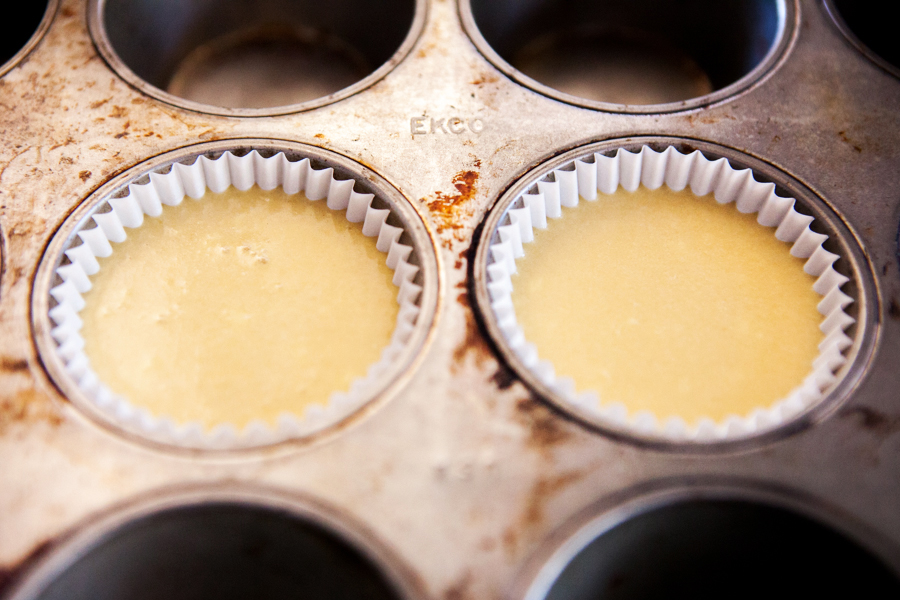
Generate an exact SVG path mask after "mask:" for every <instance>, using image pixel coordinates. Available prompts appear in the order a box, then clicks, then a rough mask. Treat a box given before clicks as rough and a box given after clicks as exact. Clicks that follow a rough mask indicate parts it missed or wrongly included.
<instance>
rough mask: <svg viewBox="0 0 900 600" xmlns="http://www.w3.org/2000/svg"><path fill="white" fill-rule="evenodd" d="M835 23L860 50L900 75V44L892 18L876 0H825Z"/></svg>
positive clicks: (888, 69)
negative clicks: (880, 7)
mask: <svg viewBox="0 0 900 600" xmlns="http://www.w3.org/2000/svg"><path fill="white" fill-rule="evenodd" d="M825 6H826V7H827V9H828V12H829V14H830V15H831V17H832V19H834V23H835V25H837V27H838V28H839V29H840V30H841V32H842V33H843V34H844V35H845V36H847V39H848V40H849V41H850V43H851V44H853V45H854V46H855V47H856V48H857V50H859V51H860V52H862V53H863V54H865V55H866V56H868V57H869V59H871V60H872V61H874V62H875V63H877V64H878V65H880V66H881V67H883V68H884V69H886V70H887V71H888V72H890V73H893V74H894V75H895V76H897V77H900V44H898V43H897V36H896V35H895V28H894V27H893V23H892V22H891V20H890V19H884V18H882V17H883V15H882V14H881V12H880V11H879V10H878V9H877V7H876V5H875V4H874V3H872V2H852V1H850V0H825Z"/></svg>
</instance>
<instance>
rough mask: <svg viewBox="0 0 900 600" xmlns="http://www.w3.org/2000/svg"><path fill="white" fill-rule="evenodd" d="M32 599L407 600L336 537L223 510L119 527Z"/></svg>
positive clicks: (198, 510) (267, 515) (282, 516)
mask: <svg viewBox="0 0 900 600" xmlns="http://www.w3.org/2000/svg"><path fill="white" fill-rule="evenodd" d="M31 598H34V599H39V600H56V599H59V600H81V599H84V600H95V599H97V598H129V599H130V600H157V599H159V598H167V599H168V600H189V599H191V600H193V599H196V598H216V599H218V600H228V599H232V598H233V599H234V600H246V599H247V598H266V599H269V600H277V599H280V598H284V599H294V598H327V599H335V600H337V599H345V598H346V599H350V598H371V599H372V600H395V599H399V598H401V596H400V595H399V594H398V593H397V591H396V590H395V589H394V586H393V585H392V584H391V583H390V582H389V580H388V578H387V577H386V575H385V574H384V573H382V571H381V569H380V568H379V567H378V566H376V564H375V563H374V562H373V561H372V560H371V559H370V558H369V557H367V556H366V555H365V554H364V553H363V552H361V551H360V550H359V549H357V548H355V547H354V546H353V545H351V544H350V543H348V541H347V540H345V539H343V537H342V536H339V535H338V534H337V533H336V532H334V531H331V530H330V529H328V528H325V527H323V526H322V525H320V524H318V523H314V522H312V521H310V520H307V519H303V518H299V517H297V516H294V515H291V514H288V513H287V512H282V511H279V510H275V509H270V508H264V507H258V506H251V505H244V504H235V503H218V504H202V505H194V506H186V507H179V508H173V509H169V510H165V511H162V512H158V513H155V514H151V515H149V516H146V517H143V518H139V519H137V520H133V521H130V522H128V523H126V524H124V525H122V526H120V527H119V528H117V529H115V530H113V531H112V532H110V533H109V534H108V535H106V536H104V537H102V538H101V539H100V540H99V541H97V542H96V543H95V544H94V545H92V546H91V547H89V548H88V549H86V550H85V551H84V552H83V553H81V555H80V556H79V557H78V558H77V559H76V560H74V562H73V563H72V564H70V565H69V566H67V567H66V568H64V569H63V570H62V571H61V572H60V573H59V574H58V575H57V576H56V577H55V578H54V579H53V580H52V581H50V582H49V583H48V584H47V585H45V586H44V587H43V588H42V589H41V590H40V591H38V592H37V593H36V594H35V595H34V596H31Z"/></svg>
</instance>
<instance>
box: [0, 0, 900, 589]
mask: <svg viewBox="0 0 900 600" xmlns="http://www.w3.org/2000/svg"><path fill="white" fill-rule="evenodd" d="M426 4H427V6H426V14H425V24H424V29H423V32H422V35H421V36H420V38H419V39H418V40H417V41H416V43H415V45H414V47H413V48H412V50H411V52H410V53H409V54H408V55H407V56H406V57H405V58H404V59H403V60H402V61H401V62H400V63H399V64H398V65H397V66H396V68H394V69H393V70H392V71H390V72H389V73H388V74H387V75H386V76H385V77H384V78H383V79H381V80H380V81H378V82H377V83H375V84H374V85H372V86H371V87H369V88H368V89H365V90H363V91H361V92H359V93H357V94H355V95H352V96H350V97H348V98H345V99H343V100H340V101H339V102H335V103H333V104H328V105H325V106H321V107H319V108H315V109H313V110H309V111H306V112H301V113H296V114H287V115H282V116H270V117H265V118H232V117H225V116H211V115H208V114H202V113H198V112H191V111H187V110H182V109H179V108H176V107H174V106H171V105H168V104H165V103H162V102H160V101H158V100H155V99H153V98H150V97H148V96H147V95H145V94H143V93H141V92H139V91H138V90H136V89H135V88H133V87H131V86H129V85H128V84H126V83H125V82H124V81H123V80H122V79H121V78H120V77H119V76H117V75H116V74H115V73H114V72H113V71H112V70H111V69H110V68H109V67H108V66H107V64H106V63H105V62H104V61H103V60H102V59H101V58H100V57H99V56H98V53H97V51H96V49H95V47H94V45H93V44H92V42H91V39H90V36H89V34H88V30H87V26H86V7H85V3H84V2H83V1H81V0H63V1H62V2H61V3H60V6H59V9H58V11H57V13H56V15H55V18H54V19H53V21H52V24H51V26H50V28H49V30H48V31H47V33H46V35H45V36H44V38H43V39H42V40H41V41H40V42H39V43H38V44H37V46H36V47H35V48H34V50H33V51H32V52H31V53H30V54H29V55H28V56H27V57H26V59H25V60H24V61H23V62H21V63H20V64H18V65H17V66H15V67H14V68H12V69H10V70H9V72H7V73H6V74H5V75H3V76H2V78H0V132H2V136H0V139H2V144H0V234H2V274H0V595H2V593H3V589H4V587H5V585H6V584H8V583H9V582H10V581H11V580H13V579H15V578H16V577H18V576H19V575H21V573H22V566H23V565H27V564H30V562H33V559H34V557H36V556H39V555H40V554H41V553H42V552H45V551H46V549H47V548H51V549H52V547H53V545H54V543H55V540H57V539H59V536H61V535H63V534H64V533H67V532H71V531H77V530H78V528H79V527H80V526H81V525H82V524H83V523H85V522H89V521H90V520H91V519H92V518H94V517H95V516H96V515H98V514H101V513H104V512H106V511H109V510H110V509H111V507H115V506H117V505H121V504H127V503H128V502H131V501H132V500H134V499H135V498H139V497H141V496H143V495H147V494H155V493H160V491H161V490H165V489H166V488H169V487H178V486H193V485H198V484H221V483H223V482H231V483H238V484H241V485H246V486H250V487H258V488H260V489H275V490H279V493H285V494H290V493H293V492H296V493H300V494H308V495H310V496H312V497H315V498H317V499H319V500H321V501H323V502H326V503H327V504H329V505H330V506H332V507H334V508H335V509H337V510H339V511H343V512H344V513H346V514H347V515H350V516H351V517H352V518H353V519H355V520H356V521H359V522H362V523H365V524H366V525H367V526H368V527H369V528H370V529H371V530H372V532H374V534H375V535H376V536H377V537H378V538H379V539H380V540H381V542H382V543H384V544H385V545H387V546H389V547H390V548H391V549H392V550H393V551H394V552H395V553H396V554H397V555H398V556H399V557H400V559H401V560H402V561H403V562H404V563H405V564H406V565H407V566H408V567H409V568H410V570H411V571H412V572H414V573H415V574H416V576H417V577H418V578H419V579H420V580H421V582H422V583H423V585H424V589H425V593H426V595H427V596H429V597H434V598H446V599H448V600H450V599H463V598H501V597H503V595H504V594H506V593H507V591H508V590H509V589H510V587H511V586H512V585H513V582H514V581H515V580H516V579H517V577H521V576H522V575H521V574H522V569H523V568H524V566H525V565H527V564H528V559H529V557H531V556H532V555H533V554H534V552H535V551H536V550H537V549H538V548H539V547H540V546H541V542H542V540H545V539H546V538H547V536H549V535H550V534H551V532H553V531H554V530H555V529H556V528H557V527H559V526H560V525H561V524H563V523H564V522H566V521H567V520H568V519H569V518H570V517H572V516H573V515H574V514H576V513H578V511H580V510H581V509H583V508H584V507H585V506H588V505H590V504H592V503H594V502H596V501H598V500H600V499H603V498H607V497H614V496H615V495H617V494H621V493H622V491H623V490H627V489H630V488H633V487H634V486H641V485H647V484H648V482H654V481H657V480H659V481H663V480H664V481H666V482H668V483H667V484H665V485H671V486H676V487H677V486H680V485H683V484H687V483H689V482H691V481H695V480H698V479H702V480H709V481H730V480H733V479H740V480H752V481H757V482H760V485H761V486H762V487H773V488H783V489H786V490H789V492H790V493H793V492H796V493H797V494H800V495H802V496H804V497H809V498H811V499H812V500H810V502H811V503H812V504H816V505H818V504H820V503H821V505H823V506H827V507H829V509H828V510H829V511H831V512H833V513H834V514H835V515H838V516H837V517H836V519H837V521H836V522H839V523H841V524H843V525H842V526H843V527H844V529H845V530H847V531H850V532H857V533H859V536H860V539H864V540H866V542H865V543H866V544H867V546H868V547H869V548H871V549H873V550H874V551H876V552H877V553H879V554H880V555H881V556H882V558H884V560H886V561H888V562H889V563H891V564H892V565H893V567H894V568H895V569H897V570H898V571H900V550H898V548H900V500H898V498H900V397H898V392H897V390H898V389H900V368H898V356H900V269H898V263H897V231H898V220H900V110H898V109H900V80H898V78H897V77H895V76H894V75H892V74H891V73H889V72H888V71H886V70H885V69H883V68H881V67H879V66H878V65H877V64H875V63H873V62H872V61H870V60H868V59H867V58H866V57H864V56H863V55H861V54H860V53H859V52H858V50H857V49H856V48H855V47H854V46H853V45H852V44H851V43H849V42H848V41H847V40H846V38H845V37H844V36H843V35H842V34H841V33H840V31H839V30H838V29H837V28H836V27H835V26H834V24H833V22H832V21H831V20H830V19H829V17H828V15H827V13H826V11H825V9H824V6H823V4H822V3H820V2H816V1H813V0H802V1H800V2H799V4H798V6H797V19H798V20H797V22H796V23H794V24H790V25H789V27H790V33H789V35H790V42H789V45H788V48H787V50H786V52H785V54H784V55H783V57H782V58H781V59H780V60H779V61H778V64H777V65H776V66H775V67H774V68H773V69H772V70H771V71H770V72H769V74H768V75H766V76H765V77H763V78H762V79H761V80H760V81H758V82H757V83H755V84H754V85H753V86H751V87H750V88H749V89H747V90H745V91H743V92H741V93H740V94H738V95H737V96H736V97H729V98H727V99H725V100H723V101H721V102H718V103H716V104H715V105H713V106H708V107H701V108H695V109H691V110H686V111H675V112H671V113H667V114H643V115H642V114H621V113H612V112H602V111H598V110H592V109H585V108H579V107H575V106H572V105H568V104H564V103H562V102H559V101H556V100H553V99H550V98H547V97H545V96H542V95H540V94H538V93H535V92H533V91H531V90H530V89H528V88H526V87H523V86H522V85H519V84H518V83H515V82H514V81H512V80H511V79H509V78H508V77H506V76H505V75H504V74H503V73H501V71H499V70H498V69H497V68H495V67H494V66H492V65H491V63H489V62H488V61H487V60H486V59H485V58H484V57H483V56H482V54H481V53H480V52H479V51H478V50H477V49H476V47H475V46H474V45H473V43H472V42H471V41H470V40H469V38H468V37H467V36H466V35H465V33H464V31H463V29H462V27H461V21H460V12H459V7H458V6H457V5H456V4H455V3H454V2H452V1H451V0H430V1H429V2H427V3H426ZM423 6H424V5H423ZM446 119H458V121H456V120H453V121H451V123H452V124H451V125H447V121H445V120H446ZM434 120H438V125H439V126H438V127H433V126H432V123H433V122H434ZM441 124H443V125H444V127H443V128H442V127H440V125H441ZM632 135H673V136H683V137H688V138H697V139H702V140H708V141H711V142H715V143H718V144H722V145H726V146H731V147H733V148H737V149H739V150H741V151H743V152H745V153H747V154H750V155H752V156H754V157H757V158H760V159H763V160H765V161H767V162H769V163H770V164H772V165H774V166H776V167H778V168H780V169H782V170H783V171H785V172H786V173H788V174H789V175H791V176H792V177H794V178H796V179H797V180H799V181H801V182H802V183H803V184H804V185H805V186H807V187H808V188H809V189H810V190H812V191H813V192H815V193H816V194H818V195H819V196H820V197H821V198H823V199H825V201H826V202H828V203H829V204H831V205H832V206H833V207H834V208H835V209H836V210H837V212H838V213H839V214H841V215H842V216H843V217H844V219H845V220H846V222H847V223H848V224H849V226H850V227H851V229H852V230H853V231H854V232H855V234H856V235H857V236H858V239H859V241H860V243H861V244H862V246H863V248H864V249H865V251H866V252H867V255H868V257H869V259H870V261H871V262H870V264H871V268H872V271H873V273H874V276H875V280H876V283H877V288H878V295H879V301H878V305H877V306H876V310H877V311H878V313H879V327H878V328H877V329H878V331H879V339H878V341H877V348H876V352H875V355H874V358H873V359H872V361H871V363H870V365H869V366H868V369H867V374H866V376H865V377H864V378H863V380H862V382H861V383H860V385H859V386H858V388H857V389H856V390H855V392H854V393H853V394H852V395H851V396H850V397H849V398H848V399H847V400H846V401H845V402H844V403H843V404H842V405H841V407H840V409H839V410H838V411H836V412H835V413H834V414H832V415H831V416H830V417H829V418H828V419H826V420H825V421H824V422H822V423H819V424H817V425H815V426H814V427H811V428H808V429H806V430H804V431H801V432H799V433H796V434H793V435H790V436H788V437H786V438H784V439H779V440H776V441H770V442H769V443H767V444H766V445H765V446H761V447H751V448H742V449H741V450H740V451H739V452H737V451H735V452H713V453H702V454H698V453H690V452H671V451H659V450H654V449H650V448H644V447H640V446H636V445H632V444H629V443H624V442H621V441H615V440H612V439H609V438H607V437H604V436H603V435H600V434H598V433H595V432H592V431H590V430H588V429H586V428H585V427H583V426H581V425H580V424H578V423H576V422H574V421H571V420H569V419H567V418H565V417H563V416H561V415H559V414H557V413H555V412H554V411H552V410H551V409H549V408H548V407H547V406H546V405H545V404H544V403H543V402H542V401H540V400H539V399H536V398H535V397H533V395H532V394H531V393H530V392H529V390H528V389H527V388H526V387H524V386H523V385H522V384H521V383H520V382H518V381H517V380H516V379H515V378H514V377H512V376H511V375H510V373H509V371H508V370H507V369H506V368H505V367H504V366H503V365H501V364H500V363H499V362H498V359H497V358H496V355H495V353H494V351H493V350H492V347H491V345H490V344H489V343H488V342H487V340H486V337H485V334H484V333H483V331H482V330H481V329H480V327H479V325H478V322H477V320H476V319H475V316H474V313H473V308H472V302H471V299H470V296H469V282H468V279H467V278H468V260H469V256H470V254H469V249H470V245H471V244H472V240H473V235H474V232H475V229H476V227H477V226H478V224H479V223H480V221H481V220H482V218H483V216H484V215H485V213H486V211H487V210H488V209H489V207H490V205H491V203H492V202H493V201H494V200H495V199H496V198H497V197H498V195H499V194H500V193H501V192H502V191H503V190H504V189H505V188H506V187H508V186H509V185H510V184H511V183H512V182H514V181H515V179H516V178H517V177H518V176H519V175H520V174H522V173H524V172H525V171H526V170H528V169H529V168H530V167H533V166H534V165H536V164H538V163H539V162H541V161H542V160H544V159H546V158H548V157H549V156H552V155H553V154H556V153H558V152H560V151H562V150H565V149H569V148H571V147H574V146H577V145H580V144H582V143H587V142H592V141H598V140H603V139H610V138H617V137H625V136H632ZM240 137H254V138H264V137H270V138H278V139H287V140H293V141H298V142H303V143H307V144H311V145H315V146H321V147H324V148H328V149H330V150H334V151H336V152H338V153H341V154H343V155H345V156H347V157H350V158H352V159H354V160H356V161H359V162H361V163H363V164H365V165H367V166H369V167H370V168H372V169H373V170H375V171H376V172H378V173H379V174H380V175H382V176H383V177H385V178H386V179H387V180H388V181H390V182H391V183H392V184H393V185H395V186H396V187H397V188H398V189H399V190H400V191H401V192H402V193H403V194H404V195H405V196H406V197H407V198H408V199H409V200H410V202H411V203H412V204H413V206H414V207H415V208H416V209H417V210H418V211H419V213H420V214H421V215H422V216H423V218H424V220H425V221H426V223H427V224H428V226H429V229H430V232H431V235H432V238H433V241H434V245H435V247H436V249H437V251H438V254H439V258H440V265H439V267H440V277H441V283H442V288H441V289H442V294H441V297H440V299H439V305H438V310H437V315H436V318H435V322H434V331H433V335H432V336H431V338H430V339H429V341H428V342H427V344H426V347H425V349H424V353H423V356H422V358H421V360H420V361H419V363H418V364H417V365H416V367H415V368H414V369H413V371H412V372H411V373H410V374H409V378H408V381H407V382H406V383H405V385H404V386H403V387H402V389H400V390H399V391H397V393H396V394H395V395H394V397H392V398H389V399H387V401H385V402H383V403H381V407H380V409H379V410H377V411H376V412H374V413H373V414H370V415H368V416H367V417H366V418H365V419H362V420H360V422H358V423H354V425H353V426H352V427H350V428H347V429H346V430H343V431H340V432H337V433H336V434H334V435H333V436H330V437H329V438H328V439H325V440H322V441H320V442H317V443H315V444H313V445H311V446H309V447H306V448H301V449H296V450H290V451H272V452H269V453H266V452H263V453H259V452H257V453H253V454H252V455H250V454H248V455H247V456H232V457H229V458H227V459H223V458H216V457H202V456H201V457H197V456H190V455H185V454H184V453H177V452H170V451H166V450H160V449H153V448H149V447H147V446H145V445H142V444H140V443H136V442H133V441H129V440H126V439H124V438H122V437H120V436H117V435H115V434H114V433H111V432H109V431H106V430H104V429H102V428H100V427H98V426H97V425H96V424H95V423H93V422H92V421H89V420H88V419H86V418H85V417H84V416H82V415H80V414H78V413H77V411H76V410H75V409H74V408H73V407H72V406H71V405H70V404H68V403H67V402H66V400H65V398H63V397H61V395H60V394H59V392H58V391H57V390H56V388H55V387H54V386H53V384H52V383H51V382H50V380H49V379H48V376H47V374H46V372H45V371H44V369H43V367H42V365H41V361H40V359H39V357H38V356H37V353H36V349H35V345H34V343H33V341H32V336H31V314H30V306H31V288H32V282H33V278H34V275H35V270H36V268H37V265H38V263H39V261H40V260H41V257H42V252H43V249H44V247H45V246H46V245H47V244H48V242H49V240H50V239H51V237H52V235H53V233H54V231H55V230H56V229H57V228H58V227H59V225H60V224H61V223H62V221H63V220H64V219H65V217H66V216H67V215H68V214H69V213H70V211H72V210H73V208H74V207H75V206H77V205H78V203H79V202H80V201H81V200H82V199H84V198H85V197H86V196H88V195H89V194H90V193H91V191H92V190H93V189H95V188H96V187H98V186H99V185H101V184H102V183H103V182H105V181H106V180H108V179H109V178H110V177H112V176H113V175H115V174H116V173H118V172H120V171H122V170H124V169H126V168H128V167H131V166H133V165H135V164H137V163H139V162H141V161H142V160H144V159H146V158H147V157H149V156H152V155H156V154H158V153H161V152H164V151H167V150H171V149H175V148H179V147H181V146H184V145H187V144H190V143H196V142H198V141H207V140H216V139H227V138H240Z"/></svg>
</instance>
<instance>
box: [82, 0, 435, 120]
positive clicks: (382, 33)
mask: <svg viewBox="0 0 900 600" xmlns="http://www.w3.org/2000/svg"><path fill="white" fill-rule="evenodd" d="M424 4H425V3H424V1H423V0H391V1H390V2H388V3H387V4H384V3H382V4H373V3H370V2H359V1H355V0H354V1H350V2H339V3H311V2H300V3H298V2H291V1H289V0H263V1H261V2H254V3H252V4H248V3H246V2H240V1H237V0H228V1H226V2H209V1H204V0H192V1H190V2H182V1H179V0H165V1H163V2H159V1H154V2H149V1H138V2H133V1H125V0H91V2H90V3H89V8H88V25H89V28H90V31H91V35H92V37H93V39H94V42H95V44H96V45H97V49H98V50H99V52H100V54H101V55H102V56H103V58H104V59H105V60H106V61H107V62H108V63H109V65H110V66H111V67H112V68H113V69H114V70H115V71H116V72H117V73H118V74H119V75H120V76H121V77H122V78H123V79H125V80H126V81H128V82H129V83H130V84H131V85H133V86H135V87H136V88H138V89H139V90H141V91H142V92H144V93H146V94H149V95H151V96H153V97H156V98H158V99H160V100H163V101H165V102H168V103H170V104H175V105H178V106H182V107H184V108H188V109H191V110H197V111H201V112H206V113H214V114H226V115H241V116H264V115H275V114H284V113H288V112H296V111H299V110H306V109H309V108H314V107H316V106H321V105H323V104H327V103H330V102H334V101H336V100H339V99H341V98H346V97H347V96H349V95H352V94H354V93H356V92H358V91H359V90H362V89H364V88H366V87H368V86H369V85H372V84H373V83H374V82H375V81H377V80H379V79H380V78H381V77H383V76H384V75H385V74H386V73H387V72H388V71H390V70H391V69H392V68H393V67H394V65H396V64H397V63H398V62H399V61H400V60H401V59H402V58H403V57H404V56H405V55H406V53H407V52H409V50H410V48H411V47H412V45H413V43H415V40H416V38H417V37H418V35H419V33H420V31H421V29H422V25H423V23H424V18H425V17H424V12H425V9H424Z"/></svg>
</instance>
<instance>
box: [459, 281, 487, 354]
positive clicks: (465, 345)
mask: <svg viewBox="0 0 900 600" xmlns="http://www.w3.org/2000/svg"><path fill="white" fill-rule="evenodd" d="M456 301H457V302H458V303H459V304H461V305H463V306H465V307H466V308H465V311H466V335H465V337H464V338H463V341H462V343H461V344H460V345H459V346H457V348H456V350H454V351H453V359H454V360H455V361H456V365H457V366H458V365H460V364H462V363H463V362H465V360H466V358H467V357H468V356H469V355H472V356H474V358H475V361H476V362H478V363H480V362H482V361H483V360H486V359H493V353H492V352H491V348H490V346H488V343H487V341H485V338H484V335H482V333H481V328H479V327H478V321H477V320H476V319H475V315H474V314H473V313H472V308H471V306H470V305H469V295H468V294H467V293H466V292H461V293H460V294H459V295H458V296H457V297H456Z"/></svg>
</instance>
